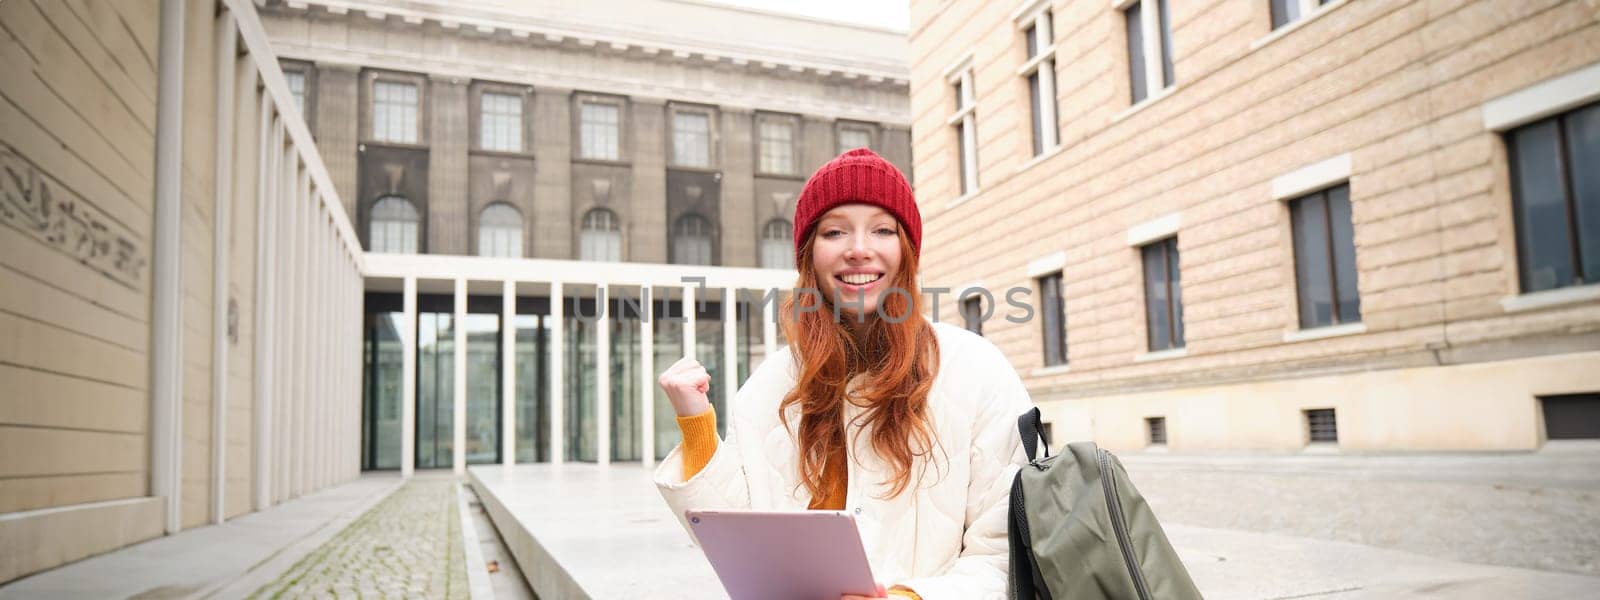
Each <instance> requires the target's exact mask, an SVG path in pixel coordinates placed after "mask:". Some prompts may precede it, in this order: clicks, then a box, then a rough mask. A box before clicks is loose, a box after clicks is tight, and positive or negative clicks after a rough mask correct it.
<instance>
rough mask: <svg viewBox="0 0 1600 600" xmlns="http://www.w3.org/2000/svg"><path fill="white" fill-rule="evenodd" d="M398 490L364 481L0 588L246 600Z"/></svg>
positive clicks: (31, 599)
mask: <svg viewBox="0 0 1600 600" xmlns="http://www.w3.org/2000/svg"><path fill="white" fill-rule="evenodd" d="M399 485H400V477H399V476H398V475H396V474H385V473H379V474H368V475H364V476H362V477H361V478H360V479H357V480H355V481H352V482H349V483H345V484H341V485H338V486H335V487H333V488H330V489H326V490H322V491H319V492H315V493H312V494H310V495H307V496H303V497H300V498H296V499H294V500H290V501H288V502H285V503H283V504H280V505H278V506H274V507H272V508H270V509H267V510H264V511H261V512H255V513H250V514H246V515H243V516H239V517H236V518H233V519H229V520H228V522H226V523H224V524H222V525H212V526H206V527H197V528H194V529H190V530H186V531H183V532H181V533H178V534H177V535H171V536H166V537H161V538H157V539H154V540H150V541H147V542H143V543H140V544H134V545H132V546H128V547H126V548H122V549H120V550H116V551H113V552H108V553H105V554H101V555H99V556H94V557H91V558H87V559H84V560H80V561H78V562H75V563H71V564H67V565H62V566H60V567H57V568H55V569H51V570H49V571H45V572H43V573H37V574H34V575H32V576H29V577H24V578H22V579H19V580H16V581H12V582H10V583H7V584H5V585H3V586H0V599H10V598H25V599H28V600H37V599H40V598H130V597H131V598H141V599H152V600H154V599H160V598H240V597H243V596H245V595H248V594H249V593H250V592H251V591H253V590H255V589H256V588H258V587H260V586H261V584H262V583H264V582H267V581H271V580H273V579H275V578H276V577H277V575H278V574H279V573H282V572H283V571H284V570H286V569H288V568H289V567H290V566H291V565H293V564H294V562H295V561H297V560H299V558H300V557H301V556H303V555H304V554H306V553H307V552H309V551H310V550H312V549H314V548H316V547H318V546H321V545H322V544H323V543H324V542H326V541H328V540H330V539H332V538H333V537H334V536H335V535H336V534H338V532H340V531H342V530H343V529H344V527H345V525H347V524H349V523H351V522H353V521H355V520H356V518H357V517H359V516H361V515H362V514H364V513H365V512H366V511H367V509H368V508H371V507H372V506H374V505H375V504H376V503H377V502H378V501H380V500H382V499H383V498H384V497H386V496H388V495H389V493H390V492H392V491H394V490H395V489H396V487H398V486H399ZM4 551H6V549H5V548H0V552H4Z"/></svg>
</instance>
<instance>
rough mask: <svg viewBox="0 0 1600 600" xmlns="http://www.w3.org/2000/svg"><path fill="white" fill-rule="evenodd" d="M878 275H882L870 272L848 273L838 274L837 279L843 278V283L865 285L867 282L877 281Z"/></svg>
mask: <svg viewBox="0 0 1600 600" xmlns="http://www.w3.org/2000/svg"><path fill="white" fill-rule="evenodd" d="M879 277H882V275H873V274H870V273H851V274H849V275H840V276H839V279H842V280H844V282H845V283H848V284H850V285H866V284H868V283H872V282H874V281H877V280H878V278H879Z"/></svg>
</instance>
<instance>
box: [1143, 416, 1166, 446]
mask: <svg viewBox="0 0 1600 600" xmlns="http://www.w3.org/2000/svg"><path fill="white" fill-rule="evenodd" d="M1144 426H1145V430H1146V431H1148V432H1149V434H1150V445H1151V446H1165V445H1167V418H1166V417H1145V419H1144Z"/></svg>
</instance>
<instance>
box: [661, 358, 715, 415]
mask: <svg viewBox="0 0 1600 600" xmlns="http://www.w3.org/2000/svg"><path fill="white" fill-rule="evenodd" d="M656 383H658V384H660V385H661V389H662V390H664V391H666V392H667V401H669V402H671V403H672V410H673V411H675V412H677V413H678V416H680V417H692V416H695V415H698V414H700V413H703V412H706V411H707V410H710V409H711V401H710V400H709V399H707V398H706V392H709V391H711V374H710V373H707V372H706V368H705V367H702V366H700V361H698V360H695V359H694V358H693V357H689V356H685V357H683V358H680V359H678V362H675V363H672V366H670V367H667V370H666V372H664V373H662V374H661V377H659V378H657V379H656Z"/></svg>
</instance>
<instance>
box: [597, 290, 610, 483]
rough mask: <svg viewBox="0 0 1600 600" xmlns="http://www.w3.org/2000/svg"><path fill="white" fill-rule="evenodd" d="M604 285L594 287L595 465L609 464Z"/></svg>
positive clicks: (607, 324) (607, 327)
mask: <svg viewBox="0 0 1600 600" xmlns="http://www.w3.org/2000/svg"><path fill="white" fill-rule="evenodd" d="M609 291H610V289H609V288H608V287H607V286H606V285H605V284H600V285H598V286H595V290H594V302H595V309H594V310H595V315H596V318H595V322H594V325H595V335H594V355H595V369H594V378H595V386H594V387H595V401H594V405H595V406H594V413H595V419H594V422H595V436H596V438H595V462H597V463H599V464H600V465H601V466H605V465H609V464H611V311H609V310H606V308H608V305H609V304H610V303H609V302H607V299H606V296H607V295H608V294H607V292H609Z"/></svg>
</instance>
